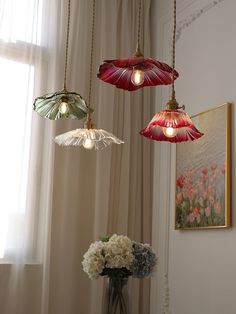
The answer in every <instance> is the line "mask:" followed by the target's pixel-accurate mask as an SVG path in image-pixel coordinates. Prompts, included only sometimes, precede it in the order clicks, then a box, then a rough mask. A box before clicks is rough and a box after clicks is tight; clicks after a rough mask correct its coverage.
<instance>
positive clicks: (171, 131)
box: [163, 127, 178, 138]
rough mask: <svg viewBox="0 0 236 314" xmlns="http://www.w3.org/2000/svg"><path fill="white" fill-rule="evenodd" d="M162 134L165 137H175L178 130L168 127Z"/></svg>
mask: <svg viewBox="0 0 236 314" xmlns="http://www.w3.org/2000/svg"><path fill="white" fill-rule="evenodd" d="M163 133H164V134H165V136H166V137H170V138H171V137H175V136H176V134H177V133H178V129H176V128H172V127H168V128H163Z"/></svg>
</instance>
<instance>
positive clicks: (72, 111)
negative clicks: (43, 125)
mask: <svg viewBox="0 0 236 314" xmlns="http://www.w3.org/2000/svg"><path fill="white" fill-rule="evenodd" d="M33 109H34V110H35V111H36V112H37V113H38V114H39V115H40V116H42V117H44V118H48V119H51V120H57V119H61V118H70V119H79V120H80V119H83V118H85V117H86V115H87V114H88V113H89V111H90V112H92V110H90V109H89V108H88V107H87V105H86V102H85V100H84V99H83V98H82V97H81V96H80V95H79V94H77V93H75V92H67V91H61V92H55V93H50V94H46V95H44V96H40V97H37V98H36V99H35V101H34V104H33Z"/></svg>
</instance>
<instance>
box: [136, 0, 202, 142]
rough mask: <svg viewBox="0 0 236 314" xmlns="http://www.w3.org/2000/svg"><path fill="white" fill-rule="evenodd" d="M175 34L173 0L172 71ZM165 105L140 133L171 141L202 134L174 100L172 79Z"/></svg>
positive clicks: (179, 140) (192, 137)
mask: <svg viewBox="0 0 236 314" xmlns="http://www.w3.org/2000/svg"><path fill="white" fill-rule="evenodd" d="M175 35H176V0H174V31H173V60H172V62H173V71H174V68H175ZM173 75H174V74H173ZM166 106H167V109H166V110H161V111H160V112H158V113H157V114H156V115H155V116H154V117H153V118H152V120H151V121H150V122H149V124H148V126H147V127H146V128H145V129H143V130H141V131H140V132H139V133H140V134H141V135H143V136H145V137H147V138H149V139H152V140H156V141H167V142H171V143H179V142H185V141H194V140H196V139H198V138H200V137H201V136H203V133H202V132H200V131H199V130H198V129H197V128H196V127H195V126H194V124H193V122H192V120H191V119H190V117H189V115H188V114H187V113H186V112H184V111H183V110H184V109H185V107H184V106H181V107H180V106H179V104H178V102H177V101H176V98H175V88H174V80H173V81H172V94H171V99H170V100H169V102H168V103H167V105H166Z"/></svg>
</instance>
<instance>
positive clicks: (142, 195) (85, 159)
mask: <svg viewBox="0 0 236 314" xmlns="http://www.w3.org/2000/svg"><path fill="white" fill-rule="evenodd" d="M150 2H151V1H149V0H145V1H143V5H144V6H143V16H142V23H143V25H144V28H143V31H142V40H143V42H142V48H143V47H145V48H144V52H145V55H146V56H150V25H149V22H150ZM72 3H73V8H72V13H73V16H72V23H73V31H74V32H73V37H72V41H73V44H72V50H71V51H70V58H69V62H70V63H69V65H70V71H69V79H70V82H71V85H72V87H74V89H76V90H78V91H79V92H81V94H82V95H83V96H84V97H88V82H89V51H90V50H89V49H90V45H91V18H92V16H91V13H92V1H77V2H75V1H74V2H73V1H72ZM96 7H97V10H96V36H95V38H96V39H95V53H94V54H95V60H94V69H93V73H94V75H93V92H92V107H93V108H94V109H95V113H94V120H95V123H96V126H97V127H98V128H103V129H106V130H108V131H110V132H112V133H113V134H115V135H116V136H118V137H119V138H121V139H123V140H124V141H125V144H124V145H119V146H118V145H117V146H116V145H113V146H112V147H110V148H107V149H105V150H103V151H101V152H91V151H89V152H88V151H85V150H83V149H81V148H62V147H58V146H57V147H56V151H55V166H54V180H53V181H54V190H53V218H52V246H51V264H50V265H51V267H50V272H51V277H50V278H51V281H50V283H51V284H50V306H49V313H50V314H65V313H68V314H69V313H70V314H74V313H79V314H87V313H90V314H95V313H102V299H103V287H104V281H105V280H104V279H103V278H100V279H99V280H97V281H96V282H91V281H90V280H89V279H88V277H87V275H86V274H85V273H83V271H82V268H81V261H82V258H83V254H84V253H85V252H86V250H87V249H88V247H89V244H90V243H91V242H93V241H95V240H97V239H98V238H99V236H101V235H106V234H109V235H110V234H113V233H119V234H127V235H128V236H130V237H131V238H132V239H134V240H137V241H144V242H149V243H150V241H151V203H150V202H151V187H150V184H151V150H150V142H149V141H148V140H145V139H143V138H142V137H141V136H140V135H139V134H138V132H139V130H140V129H141V128H143V127H144V126H145V124H146V123H147V121H148V120H149V119H150V117H151V113H150V106H151V105H150V88H146V89H143V90H140V91H137V92H133V93H130V92H125V91H123V90H118V89H116V88H115V87H114V86H112V85H108V84H105V83H104V82H102V81H99V80H98V79H97V78H96V75H95V74H96V73H97V69H98V66H99V64H100V63H101V62H102V60H104V59H113V58H119V57H124V56H129V55H132V54H133V53H134V51H135V47H136V37H137V17H138V16H137V13H138V1H137V0H110V1H107V0H98V1H97V4H96ZM78 125H81V123H78V122H74V121H69V122H61V121H60V122H58V123H57V133H61V132H65V131H68V130H70V129H74V128H76V127H77V126H78ZM149 284H150V283H149V279H144V280H138V279H134V280H130V286H129V293H130V309H131V310H130V313H133V314H134V313H135V314H138V313H140V314H147V313H149Z"/></svg>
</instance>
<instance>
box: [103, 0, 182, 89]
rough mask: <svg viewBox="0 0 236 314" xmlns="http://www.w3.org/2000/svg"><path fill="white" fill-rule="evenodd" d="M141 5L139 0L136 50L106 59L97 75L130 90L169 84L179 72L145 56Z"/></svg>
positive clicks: (105, 80) (107, 81)
mask: <svg viewBox="0 0 236 314" xmlns="http://www.w3.org/2000/svg"><path fill="white" fill-rule="evenodd" d="M141 7H142V2H141V0H139V13H138V38H137V48H136V52H135V54H134V55H133V56H132V57H128V58H121V59H116V60H105V61H104V63H103V64H102V65H100V68H99V73H98V74H97V77H98V78H99V79H101V80H102V81H104V82H106V83H110V84H112V85H115V86H116V87H118V88H122V89H124V90H128V91H134V90H137V89H139V88H141V87H144V86H156V85H168V84H171V82H172V81H173V80H175V79H176V78H177V77H178V76H179V74H178V73H177V71H175V70H173V69H172V68H171V67H170V66H169V65H167V64H165V63H162V62H160V61H157V60H155V59H152V58H145V57H144V55H143V54H142V52H141V49H140V33H141Z"/></svg>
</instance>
